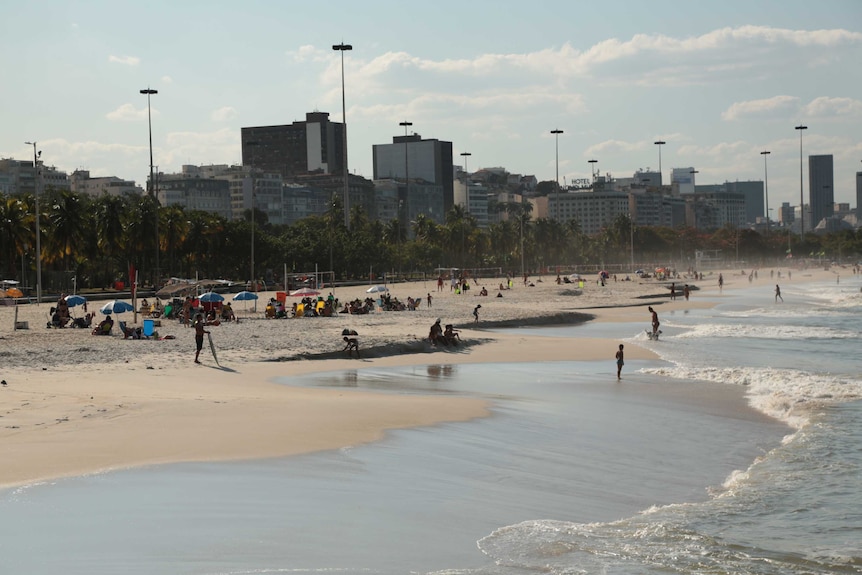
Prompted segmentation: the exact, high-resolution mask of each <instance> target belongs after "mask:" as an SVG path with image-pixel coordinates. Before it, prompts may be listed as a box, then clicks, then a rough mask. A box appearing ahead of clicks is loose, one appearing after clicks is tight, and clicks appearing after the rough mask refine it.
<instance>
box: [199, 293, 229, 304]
mask: <svg viewBox="0 0 862 575" xmlns="http://www.w3.org/2000/svg"><path fill="white" fill-rule="evenodd" d="M198 299H199V300H201V301H203V302H214V301H224V297H222V296H221V295H219V294H217V293H215V292H212V291H208V292H207V293H202V294H201V295H200V297H199V298H198Z"/></svg>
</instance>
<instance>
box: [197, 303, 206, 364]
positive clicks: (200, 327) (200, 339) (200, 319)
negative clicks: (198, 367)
mask: <svg viewBox="0 0 862 575" xmlns="http://www.w3.org/2000/svg"><path fill="white" fill-rule="evenodd" d="M205 325H206V322H205V321H204V316H203V314H200V313H199V314H198V315H196V316H195V324H194V328H195V346H196V347H197V351H195V363H200V362H201V361H200V355H201V349H203V347H204V334H205V333H209V332H208V331H207V330H205V329H204V326H205Z"/></svg>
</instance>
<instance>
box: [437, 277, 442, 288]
mask: <svg viewBox="0 0 862 575" xmlns="http://www.w3.org/2000/svg"><path fill="white" fill-rule="evenodd" d="M437 291H443V276H437Z"/></svg>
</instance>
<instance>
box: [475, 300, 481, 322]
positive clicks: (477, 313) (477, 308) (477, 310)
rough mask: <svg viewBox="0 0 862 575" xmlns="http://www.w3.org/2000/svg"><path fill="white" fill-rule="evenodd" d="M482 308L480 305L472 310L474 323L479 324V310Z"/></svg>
mask: <svg viewBox="0 0 862 575" xmlns="http://www.w3.org/2000/svg"><path fill="white" fill-rule="evenodd" d="M481 307H482V304H479V305H477V306H476V307H474V308H473V318H474V321H475V323H479V309H480V308H481Z"/></svg>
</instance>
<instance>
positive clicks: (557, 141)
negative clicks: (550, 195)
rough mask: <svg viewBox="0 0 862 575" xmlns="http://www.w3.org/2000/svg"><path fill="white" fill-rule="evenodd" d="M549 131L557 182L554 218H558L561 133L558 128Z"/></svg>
mask: <svg viewBox="0 0 862 575" xmlns="http://www.w3.org/2000/svg"><path fill="white" fill-rule="evenodd" d="M551 133H552V134H553V135H554V150H555V152H556V155H555V158H556V166H557V168H556V182H557V197H556V202H554V204H555V208H556V209H555V210H554V211H555V212H556V213H557V217H556V219H560V134H562V133H563V131H562V130H560V129H555V130H551Z"/></svg>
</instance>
